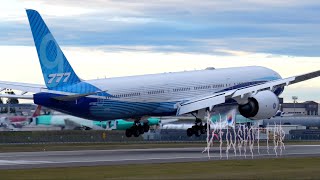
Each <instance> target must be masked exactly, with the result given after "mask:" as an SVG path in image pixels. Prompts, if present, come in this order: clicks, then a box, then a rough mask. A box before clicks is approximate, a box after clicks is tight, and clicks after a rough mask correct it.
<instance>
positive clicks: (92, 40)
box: [0, 0, 320, 102]
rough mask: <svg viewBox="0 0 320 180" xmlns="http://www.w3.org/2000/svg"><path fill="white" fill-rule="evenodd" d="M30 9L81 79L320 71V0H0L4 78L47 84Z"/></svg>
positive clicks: (302, 91)
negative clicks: (231, 70)
mask: <svg viewBox="0 0 320 180" xmlns="http://www.w3.org/2000/svg"><path fill="white" fill-rule="evenodd" d="M25 8H30V9H36V10H38V11H39V13H40V14H41V15H42V17H43V19H44V20H45V22H46V23H47V25H48V27H49V28H50V29H51V32H52V33H53V35H54V36H55V38H56V40H57V42H58V43H59V45H60V46H61V47H62V49H63V51H64V52H65V54H66V56H67V58H68V60H69V61H70V63H71V64H72V66H73V67H74V69H75V71H76V72H77V74H79V75H80V76H81V77H82V78H83V79H94V78H97V77H98V78H104V77H114V76H126V75H135V74H149V73H160V72H172V71H184V70H193V69H203V68H205V67H208V66H211V67H216V68H222V67H232V66H246V65H259V66H266V67H269V68H272V69H274V70H276V71H277V72H279V73H280V74H281V75H282V76H283V77H289V76H293V75H298V74H302V73H307V72H309V71H315V70H319V69H320V59H319V56H320V41H319V40H320V38H319V37H320V35H319V33H320V18H319V17H320V2H319V1H316V0H309V1H301V0H289V1H278V0H269V1H266V2H263V1H258V0H229V1H213V0H202V1H201V0H200V1H194V0H190V1H188V0H171V1H167V0H162V1H159V0H157V1H153V0H145V1H130V0H114V1H110V0H109V1H106V0H90V1H75V0H68V1H66V0H55V1H47V0H38V1H35V0H33V1H28V0H20V1H15V0H7V1H5V0H0V60H1V64H2V68H1V70H2V71H0V77H1V78H0V80H7V81H18V82H30V83H40V84H43V79H42V74H41V71H40V66H39V62H38V58H37V54H36V50H35V47H34V43H33V39H32V35H31V31H30V28H29V24H28V20H27V16H26V13H25ZM12 69H15V70H16V71H15V72H14V73H13V72H12V71H11V70H12ZM319 90H320V80H319V79H316V80H311V81H308V82H305V83H300V84H297V85H294V86H292V87H289V88H287V89H286V91H285V93H284V94H283V96H284V97H285V98H286V100H287V101H291V96H292V95H297V96H299V100H300V101H304V100H316V101H318V102H320V94H319Z"/></svg>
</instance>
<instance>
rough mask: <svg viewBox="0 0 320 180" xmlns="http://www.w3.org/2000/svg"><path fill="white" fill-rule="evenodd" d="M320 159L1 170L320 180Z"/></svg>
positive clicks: (72, 177) (74, 178)
mask: <svg viewBox="0 0 320 180" xmlns="http://www.w3.org/2000/svg"><path fill="white" fill-rule="evenodd" d="M319 164H320V158H279V159H259V160H228V161H208V162H193V163H190V162H188V163H166V164H144V165H117V166H96V167H74V168H73V167H72V168H44V169H30V170H0V179H5V180H11V179H25V180H29V179H30V180H31V179H32V180H37V179H43V180H56V179H68V180H85V179H92V180H99V179H112V180H120V179H121V180H122V179H135V180H136V179H142V180H149V179H181V180H185V179H186V180H188V179H199V180H200V179H201V180H205V179H273V180H275V179H319Z"/></svg>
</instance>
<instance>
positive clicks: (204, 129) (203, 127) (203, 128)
mask: <svg viewBox="0 0 320 180" xmlns="http://www.w3.org/2000/svg"><path fill="white" fill-rule="evenodd" d="M206 132H207V127H206V126H201V134H205V133H206Z"/></svg>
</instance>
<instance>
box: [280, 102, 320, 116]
mask: <svg viewBox="0 0 320 180" xmlns="http://www.w3.org/2000/svg"><path fill="white" fill-rule="evenodd" d="M280 110H281V111H282V112H284V113H285V114H294V115H305V116H318V115H319V111H320V105H319V104H318V103H317V102H314V101H306V102H303V103H284V102H283V99H282V98H280Z"/></svg>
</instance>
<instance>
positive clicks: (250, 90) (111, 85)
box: [0, 9, 320, 137]
mask: <svg viewBox="0 0 320 180" xmlns="http://www.w3.org/2000/svg"><path fill="white" fill-rule="evenodd" d="M26 12H27V16H28V20H29V24H30V28H31V31H32V35H33V39H34V43H35V46H36V51H37V54H38V58H39V61H40V66H41V69H42V73H43V78H44V81H45V86H44V85H39V84H29V83H18V82H7V81H0V87H5V88H10V89H15V90H19V91H22V92H23V93H22V94H20V95H8V94H3V95H1V96H2V97H8V98H10V97H14V98H20V99H33V101H34V103H35V104H38V105H41V106H45V107H48V108H50V109H54V110H56V111H60V112H62V113H66V114H69V115H73V116H77V117H81V118H85V119H89V120H99V121H100V120H101V121H103V120H114V119H125V120H130V121H134V123H135V125H134V126H133V127H132V128H129V129H127V130H126V135H127V136H128V137H130V136H132V135H134V136H139V135H140V134H141V132H143V131H142V130H141V129H142V128H143V126H142V125H141V122H140V121H143V120H145V119H146V118H148V117H151V116H181V115H185V114H192V115H193V116H195V117H196V120H195V125H194V126H193V128H192V129H191V130H189V131H187V134H188V135H189V136H192V135H198V134H199V133H200V134H202V133H203V132H205V130H206V127H205V126H204V124H203V123H202V120H203V119H204V117H205V115H206V113H207V112H214V109H215V108H216V107H221V106H225V105H228V104H233V105H236V106H237V109H238V111H239V113H240V114H241V115H243V116H244V117H246V118H249V119H252V120H259V119H268V118H271V117H273V116H274V115H275V114H276V112H277V111H278V109H279V99H278V96H279V95H280V94H281V93H282V92H283V91H284V87H285V86H288V85H292V84H296V83H299V82H302V81H305V80H309V79H312V78H316V77H318V76H320V70H318V71H315V72H310V73H307V74H303V75H298V76H292V77H288V78H282V77H281V76H280V75H279V74H278V73H277V72H275V71H273V70H271V69H269V68H265V67H260V66H248V67H233V68H221V69H214V68H207V69H205V70H196V71H184V72H175V73H162V74H150V75H138V76H128V77H115V78H106V79H96V80H83V79H81V78H79V77H78V75H77V74H76V73H75V72H74V70H73V69H72V67H71V65H70V64H69V62H68V60H67V58H66V57H65V55H64V53H63V52H62V50H61V48H60V47H59V45H58V43H57V42H56V40H55V39H54V37H53V35H52V33H51V32H50V30H49V28H48V27H47V25H46V24H45V22H44V21H43V19H42V17H41V16H40V14H39V13H38V12H37V11H36V10H32V9H27V10H26ZM182 63H183V62H182ZM26 93H33V94H32V95H28V94H26ZM1 96H0V97H1Z"/></svg>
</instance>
